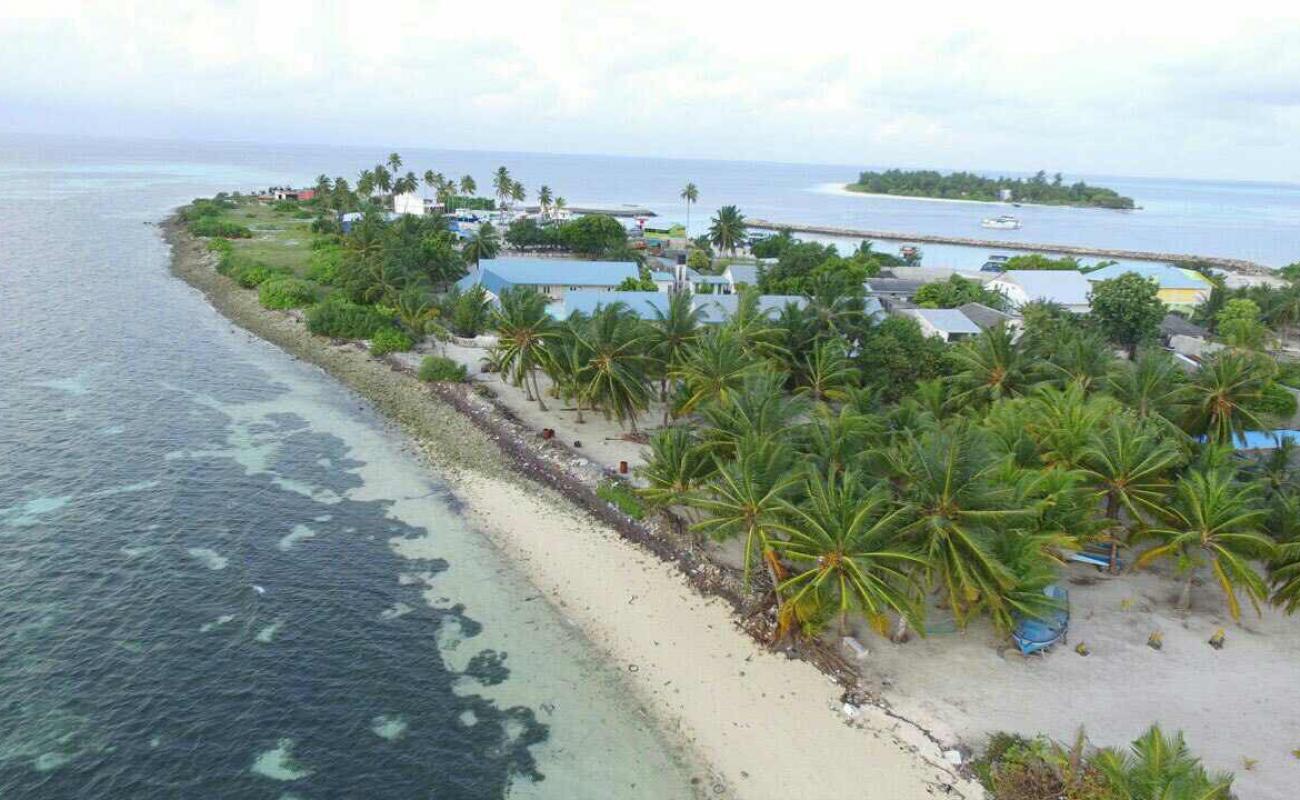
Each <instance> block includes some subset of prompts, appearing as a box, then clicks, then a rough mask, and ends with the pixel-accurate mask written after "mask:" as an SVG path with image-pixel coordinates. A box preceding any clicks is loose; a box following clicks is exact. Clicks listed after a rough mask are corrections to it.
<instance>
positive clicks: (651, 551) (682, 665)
mask: <svg viewBox="0 0 1300 800" xmlns="http://www.w3.org/2000/svg"><path fill="white" fill-rule="evenodd" d="M160 227H161V229H162V232H163V238H164V240H165V241H166V242H167V244H168V245H169V246H170V248H171V264H170V271H171V272H172V274H173V275H175V276H176V277H178V278H180V279H182V280H184V281H185V282H186V283H188V284H190V285H191V286H192V287H194V288H195V289H198V290H199V291H200V292H202V293H203V294H204V296H205V297H206V299H207V301H208V302H209V304H210V305H212V307H213V308H214V309H215V310H216V311H217V312H218V313H220V314H222V315H223V316H225V317H226V318H227V319H228V320H230V321H231V322H233V323H234V324H236V325H238V326H240V327H241V328H244V329H245V330H247V331H249V332H251V333H253V334H254V335H256V336H259V337H260V338H262V339H264V340H266V341H268V342H270V343H271V344H274V345H276V346H277V347H279V348H280V349H282V350H284V351H286V352H287V353H289V354H290V355H292V356H294V357H296V358H300V359H302V360H305V361H308V362H310V363H312V364H315V365H316V366H318V367H320V368H322V369H323V370H325V371H326V372H327V373H329V374H330V375H331V376H332V377H334V378H336V379H337V380H339V381H341V382H342V383H343V384H345V385H346V386H348V387H349V388H350V389H352V390H353V391H355V392H357V393H358V394H360V395H361V396H362V397H364V398H365V399H366V400H367V401H368V402H369V403H370V404H371V405H372V406H373V407H374V408H375V409H376V410H377V411H378V412H379V413H380V414H381V415H382V416H383V417H385V418H386V419H388V420H391V421H392V422H395V423H397V424H398V426H399V427H400V428H401V429H402V431H403V432H404V434H405V435H406V436H407V438H408V439H409V440H410V441H411V442H412V443H413V444H414V445H415V447H416V449H417V450H418V451H419V452H420V453H421V454H422V455H423V456H424V459H423V460H424V461H425V462H426V466H427V468H428V469H430V471H431V472H432V473H433V474H434V475H435V477H437V478H438V479H440V480H441V481H443V482H445V483H446V484H447V485H448V487H449V488H450V490H451V491H452V493H453V495H455V496H456V497H457V498H458V499H459V500H461V501H462V503H463V506H464V507H463V509H462V512H463V513H464V514H465V516H466V517H467V518H468V519H470V520H472V521H473V523H474V524H475V526H476V527H477V528H478V529H480V530H481V531H482V532H483V533H484V535H485V536H486V537H487V538H488V539H489V541H491V542H492V543H493V544H494V545H496V546H497V547H498V548H499V549H500V550H501V551H502V552H503V553H505V554H506V555H507V556H508V557H509V559H510V560H511V561H512V562H513V563H514V564H515V565H516V566H517V567H518V568H519V569H520V570H521V572H522V573H523V574H524V575H525V577H527V578H528V579H529V580H530V582H532V583H533V584H534V585H535V586H537V588H538V589H539V590H540V591H541V592H542V593H543V594H544V595H545V596H546V598H547V600H548V602H550V603H551V604H552V605H553V606H554V607H555V608H556V609H557V611H559V613H561V614H562V615H564V616H565V617H567V618H569V619H572V620H573V621H574V623H575V625H577V626H578V627H579V628H580V629H581V630H582V632H583V633H584V635H585V636H586V638H587V639H588V640H589V641H590V642H592V644H593V645H594V646H595V647H596V649H597V650H598V651H599V652H600V653H601V654H602V655H603V656H604V657H605V658H607V659H608V661H609V663H610V664H611V665H616V664H622V665H623V666H624V668H623V669H622V671H621V674H622V677H623V679H624V680H625V682H626V684H627V685H628V687H629V689H630V690H631V691H632V692H633V693H634V694H635V695H636V696H637V697H638V698H639V699H641V700H642V701H643V705H644V707H645V708H646V709H648V711H649V714H650V715H651V717H652V719H653V720H654V721H655V722H656V724H657V727H658V728H659V730H660V731H661V733H662V734H663V735H664V736H665V738H667V739H669V740H670V741H671V742H674V743H680V744H682V745H684V749H685V750H686V751H688V752H690V753H691V754H693V756H694V757H695V758H696V760H698V762H699V763H700V764H702V765H703V766H704V767H705V768H706V769H707V771H708V772H709V773H710V774H712V775H714V776H716V779H717V783H716V784H715V785H714V786H713V787H711V791H712V792H713V795H712V796H734V797H746V798H766V797H773V798H776V797H787V796H789V795H790V794H791V793H794V792H798V793H801V794H804V795H807V791H808V786H809V785H810V782H812V781H816V782H817V783H816V784H815V785H817V786H818V787H819V792H821V794H824V795H825V796H845V797H870V798H882V800H883V798H899V799H900V800H907V799H908V798H913V797H915V798H918V800H919V799H920V798H927V797H932V796H936V795H939V796H950V797H955V798H970V799H972V800H973V798H978V797H983V790H982V789H981V788H980V787H979V785H978V783H976V782H974V781H973V780H970V779H968V778H965V777H963V776H961V775H958V774H955V773H954V772H953V768H952V767H951V765H949V764H948V763H947V762H946V761H945V760H944V758H943V754H942V752H941V747H940V745H939V743H938V742H937V741H936V740H934V739H933V737H931V736H930V735H929V734H928V733H927V732H926V731H924V730H923V729H921V728H920V727H918V726H916V725H915V724H914V723H911V722H910V721H907V720H904V719H902V718H901V717H898V716H897V715H895V714H893V713H892V712H890V711H889V710H888V709H887V708H886V707H885V706H884V705H883V703H882V702H881V701H879V700H878V699H876V698H865V697H863V696H862V693H861V691H860V689H859V690H858V691H856V692H854V691H853V689H854V688H855V687H854V686H853V684H852V682H851V681H854V680H856V679H855V678H854V679H851V678H850V677H849V675H848V674H847V673H846V672H845V671H843V670H837V669H836V663H835V661H836V659H835V658H834V654H832V653H829V652H828V651H827V650H826V649H825V648H817V647H811V648H801V651H800V653H799V655H800V656H802V658H798V657H792V656H790V655H789V654H787V653H782V652H776V651H773V650H770V649H768V648H766V647H762V646H760V645H759V644H758V643H757V642H756V641H755V640H754V638H753V635H752V633H751V632H749V631H747V630H746V629H745V628H744V625H743V621H742V619H740V618H739V617H738V612H740V611H741V610H742V609H743V607H744V606H745V603H746V598H745V597H744V596H743V595H742V593H741V592H740V591H739V590H738V588H737V587H736V585H735V583H734V581H733V580H729V578H730V577H731V576H728V575H727V574H726V571H725V570H723V569H721V568H719V567H717V566H716V565H713V564H712V563H711V562H709V561H707V560H706V559H704V558H702V557H701V556H700V555H698V554H697V553H694V552H693V549H692V548H691V547H690V546H689V537H688V536H686V537H677V539H674V537H673V536H672V534H671V531H666V530H655V529H653V528H652V527H651V526H648V525H643V524H639V523H635V522H633V521H632V520H630V519H628V518H626V517H623V516H622V515H621V514H620V513H618V512H616V511H614V510H613V509H611V508H610V507H609V506H608V505H607V504H605V503H604V502H603V501H600V500H599V498H597V497H596V496H595V494H594V492H593V491H592V490H591V489H590V487H588V486H586V485H585V484H583V483H582V482H581V481H579V480H577V479H576V478H575V477H574V476H573V475H572V474H570V473H568V472H566V471H565V470H564V469H563V468H562V467H561V466H559V465H558V463H557V461H558V459H561V458H563V454H562V453H561V452H559V451H556V452H555V453H554V454H553V455H551V454H549V453H548V452H547V451H544V450H541V449H539V448H538V447H537V446H536V444H535V443H534V442H533V441H532V440H531V438H527V435H526V432H525V431H523V430H522V429H520V427H519V426H518V425H517V424H516V423H515V422H514V421H513V420H512V419H511V418H510V415H508V414H505V413H502V412H501V410H500V409H499V408H496V407H495V406H494V405H493V404H491V403H490V402H488V401H485V400H483V399H482V398H479V397H477V396H475V395H473V394H471V393H470V392H469V391H468V389H467V388H466V387H463V386H445V385H437V386H432V387H431V386H429V385H426V384H422V383H419V382H418V381H416V379H415V378H414V377H413V376H412V375H410V374H409V370H406V369H403V368H401V367H398V366H395V365H394V364H393V363H392V362H391V361H386V360H378V359H375V358H372V357H371V356H370V355H369V354H368V353H367V352H366V351H365V350H363V349H361V348H360V347H358V346H357V345H355V344H335V343H331V342H329V341H327V340H324V339H320V338H318V337H315V336H313V335H311V334H309V333H308V332H307V331H306V329H305V326H303V325H302V324H301V323H300V322H298V321H296V320H295V319H294V318H293V317H292V316H291V315H289V314H287V313H284V312H276V311H268V310H266V309H263V308H262V307H261V306H260V305H259V304H258V301H257V296H256V292H255V291H249V290H244V289H240V288H239V287H237V286H236V285H235V284H234V283H233V282H231V281H230V280H229V279H227V278H225V277H224V276H221V275H219V274H218V273H217V272H216V271H215V269H214V268H213V259H212V257H211V255H210V254H209V253H207V252H206V250H205V249H204V248H203V244H202V242H201V241H200V240H196V239H194V238H193V237H191V236H190V235H189V234H188V233H187V232H186V231H184V230H183V229H182V228H181V227H180V226H179V224H177V222H176V220H175V218H174V217H171V218H169V219H168V220H167V221H166V222H164V223H162V224H161V225H160ZM660 527H661V528H666V527H668V526H660ZM575 533H578V534H580V535H579V536H575V535H574V534H575ZM647 551H648V552H647ZM850 671H851V670H850ZM849 697H852V698H853V701H854V704H852V705H848V704H846V703H847V699H846V698H849ZM775 764H780V765H781V766H780V769H777V770H774V769H773V768H772V765H775ZM827 764H831V765H836V766H837V767H838V768H835V769H830V770H827V769H826V768H825V767H826V765H827ZM850 767H851V768H850ZM823 790H824V791H823ZM701 793H702V794H703V793H707V788H706V787H701ZM819 796H821V795H819Z"/></svg>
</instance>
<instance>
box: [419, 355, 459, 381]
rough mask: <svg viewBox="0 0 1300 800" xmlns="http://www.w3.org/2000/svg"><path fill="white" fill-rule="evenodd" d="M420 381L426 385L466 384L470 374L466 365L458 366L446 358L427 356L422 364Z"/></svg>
mask: <svg viewBox="0 0 1300 800" xmlns="http://www.w3.org/2000/svg"><path fill="white" fill-rule="evenodd" d="M419 376H420V380H422V381H425V382H426V383H434V382H440V381H448V382H451V383H464V382H465V381H467V380H469V373H468V372H467V371H466V370H465V365H464V364H458V363H456V362H455V361H452V360H451V359H450V358H447V357H446V356H425V357H424V360H423V361H421V362H420V372H419Z"/></svg>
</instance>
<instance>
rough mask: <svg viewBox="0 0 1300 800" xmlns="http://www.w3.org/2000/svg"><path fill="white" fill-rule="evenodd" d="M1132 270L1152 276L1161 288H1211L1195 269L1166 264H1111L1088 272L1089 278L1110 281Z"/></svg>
mask: <svg viewBox="0 0 1300 800" xmlns="http://www.w3.org/2000/svg"><path fill="white" fill-rule="evenodd" d="M1129 272H1132V273H1134V274H1137V275H1141V276H1142V277H1143V278H1150V279H1151V280H1154V281H1155V282H1156V283H1158V284H1160V288H1161V289H1209V288H1210V282H1209V281H1207V280H1206V279H1205V278H1204V277H1203V276H1201V275H1199V274H1197V273H1196V272H1195V271H1193V270H1187V269H1179V268H1177V267H1171V266H1168V265H1166V264H1111V265H1110V266H1109V267H1102V268H1101V269H1095V270H1093V271H1092V272H1089V273H1087V274H1086V277H1087V278H1088V280H1090V281H1093V282H1096V281H1108V280H1111V279H1112V278H1118V277H1119V276H1121V275H1124V274H1127V273H1129Z"/></svg>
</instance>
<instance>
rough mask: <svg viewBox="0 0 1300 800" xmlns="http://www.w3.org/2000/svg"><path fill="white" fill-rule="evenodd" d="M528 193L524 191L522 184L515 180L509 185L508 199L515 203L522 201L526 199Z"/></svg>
mask: <svg viewBox="0 0 1300 800" xmlns="http://www.w3.org/2000/svg"><path fill="white" fill-rule="evenodd" d="M527 197H528V193H527V192H525V191H524V185H523V184H522V183H520V182H519V181H515V182H514V183H512V184H511V185H510V199H511V200H512V201H513V202H516V203H522V202H524V200H525V199H527Z"/></svg>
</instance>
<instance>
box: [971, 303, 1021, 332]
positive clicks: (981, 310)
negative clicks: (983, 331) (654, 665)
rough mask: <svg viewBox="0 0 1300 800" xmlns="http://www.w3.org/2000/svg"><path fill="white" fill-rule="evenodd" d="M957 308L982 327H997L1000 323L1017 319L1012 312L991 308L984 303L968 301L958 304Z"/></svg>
mask: <svg viewBox="0 0 1300 800" xmlns="http://www.w3.org/2000/svg"><path fill="white" fill-rule="evenodd" d="M957 310H958V311H960V312H961V313H963V314H965V315H966V318H967V319H969V320H970V321H971V322H973V323H975V324H976V325H978V326H980V327H981V328H995V327H997V325H998V324H999V323H1003V324H1005V323H1008V322H1010V321H1011V320H1013V319H1015V317H1014V316H1012V315H1011V314H1008V313H1006V312H1005V311H998V310H997V309H996V308H990V307H988V306H986V305H984V304H983V303H966V304H965V305H961V306H958V307H957Z"/></svg>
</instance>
